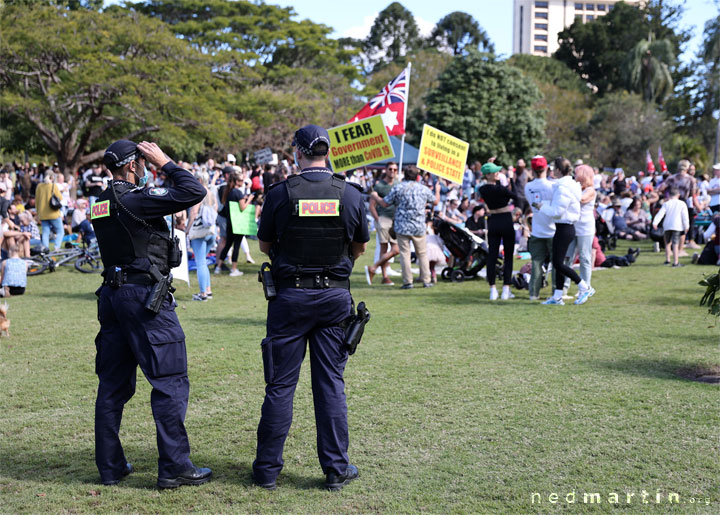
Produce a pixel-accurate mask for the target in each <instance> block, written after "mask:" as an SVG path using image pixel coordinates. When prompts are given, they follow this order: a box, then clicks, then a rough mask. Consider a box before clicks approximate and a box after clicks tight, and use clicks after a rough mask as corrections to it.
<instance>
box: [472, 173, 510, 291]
mask: <svg viewBox="0 0 720 515" xmlns="http://www.w3.org/2000/svg"><path fill="white" fill-rule="evenodd" d="M501 169H502V167H500V166H498V165H496V164H495V163H485V164H484V165H482V168H481V169H480V170H481V172H482V174H483V176H484V177H485V181H486V184H484V185H483V186H481V187H480V191H479V193H480V197H481V198H482V200H483V202H485V204H486V205H487V207H488V213H489V214H490V217H489V218H488V221H487V226H488V247H489V249H488V261H487V263H488V264H487V280H488V283H489V284H490V300H497V298H498V291H497V288H496V287H495V275H496V273H497V272H496V270H497V267H496V263H497V259H498V256H499V254H500V243H501V242H502V245H503V249H504V250H503V252H504V255H505V259H504V265H503V290H502V296H501V297H500V298H501V299H502V300H507V299H512V298H514V297H515V296H514V295H513V294H512V293H511V292H510V285H511V284H512V269H513V253H514V250H515V228H514V227H513V217H512V206H510V201H511V200H513V201H515V200H517V195H516V194H515V193H514V192H512V191H510V190H509V189H508V188H507V187H505V186H502V185H501V184H500V183H499V182H498V177H499V176H498V173H499V172H500V170H501Z"/></svg>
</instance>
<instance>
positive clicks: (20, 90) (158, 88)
mask: <svg viewBox="0 0 720 515" xmlns="http://www.w3.org/2000/svg"><path fill="white" fill-rule="evenodd" d="M0 33H2V34H3V38H2V39H1V40H0V84H2V92H1V93H0V109H2V111H5V112H8V113H10V114H11V115H13V116H15V117H16V119H17V120H18V121H19V122H20V123H23V124H27V125H28V126H30V127H32V129H33V130H34V132H35V133H37V134H38V135H39V136H40V137H41V138H42V140H43V142H44V143H45V144H46V145H47V147H48V148H49V149H50V150H51V151H52V152H53V153H54V154H55V156H56V157H57V161H58V163H59V164H60V165H61V167H62V168H63V169H64V170H65V171H71V170H74V169H76V168H77V167H78V166H81V165H83V164H86V163H89V162H91V161H93V160H96V159H98V158H99V157H100V156H101V155H102V150H98V149H99V148H104V147H105V145H107V144H108V143H109V142H110V141H112V140H113V139H118V138H121V137H124V138H134V137H138V136H141V135H148V134H149V133H151V132H152V133H155V134H156V136H155V139H156V140H157V141H159V142H161V143H163V144H164V145H165V146H167V147H168V149H172V150H173V151H174V152H175V154H176V155H179V156H183V157H184V156H193V154H194V152H198V151H200V150H201V149H202V147H203V145H204V144H205V143H210V144H213V143H217V142H221V141H224V140H228V139H230V138H232V137H237V136H238V135H240V134H241V133H242V129H243V128H245V129H247V125H243V124H241V123H237V122H234V121H233V120H231V119H229V118H228V117H227V115H226V113H225V111H224V109H223V105H224V103H225V102H224V100H225V99H226V97H225V92H226V91H225V86H224V84H223V83H222V82H220V81H218V80H217V79H215V78H214V77H213V75H212V73H211V68H210V66H209V63H208V62H207V59H206V57H205V56H204V55H203V54H201V53H200V52H198V51H196V50H194V49H192V48H191V47H190V46H189V45H188V44H187V43H186V42H184V41H182V40H181V39H178V38H177V37H175V36H174V35H173V34H172V33H171V32H170V31H169V30H167V28H166V26H165V25H164V24H162V23H160V22H159V21H156V20H152V19H149V18H147V17H145V16H143V15H141V14H138V13H129V12H127V13H117V15H116V16H113V17H110V16H106V15H103V14H101V13H98V12H95V11H91V10H72V11H68V12H64V13H62V14H60V13H59V12H58V7H57V6H34V7H31V8H27V7H22V8H21V7H14V6H10V7H5V8H4V9H3V12H2V16H1V17H0Z"/></svg>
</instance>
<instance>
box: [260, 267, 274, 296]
mask: <svg viewBox="0 0 720 515" xmlns="http://www.w3.org/2000/svg"><path fill="white" fill-rule="evenodd" d="M258 282H260V283H262V286H263V293H264V294H265V300H273V299H274V298H275V297H277V291H275V281H273V276H272V272H271V268H270V263H268V262H267V261H266V262H265V263H263V264H262V265H260V270H259V271H258Z"/></svg>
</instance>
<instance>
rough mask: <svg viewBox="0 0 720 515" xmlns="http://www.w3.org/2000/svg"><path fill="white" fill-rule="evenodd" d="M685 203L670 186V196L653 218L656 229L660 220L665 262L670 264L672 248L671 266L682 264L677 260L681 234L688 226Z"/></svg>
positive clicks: (676, 189) (677, 190) (678, 191)
mask: <svg viewBox="0 0 720 515" xmlns="http://www.w3.org/2000/svg"><path fill="white" fill-rule="evenodd" d="M689 220H690V218H689V216H688V207H687V203H685V202H684V201H682V200H680V190H679V189H678V188H676V187H672V188H670V198H669V199H668V200H667V201H666V202H665V203H664V204H663V206H662V207H661V208H660V211H658V212H657V214H656V215H655V218H654V219H653V229H657V228H658V225H660V222H661V221H662V227H663V231H664V238H665V264H666V265H669V264H670V249H671V248H672V257H673V262H672V266H673V267H680V266H682V265H681V264H680V262H679V261H678V259H679V255H680V241H681V236H682V235H683V234H685V231H687V230H688V228H689V227H690V221H689Z"/></svg>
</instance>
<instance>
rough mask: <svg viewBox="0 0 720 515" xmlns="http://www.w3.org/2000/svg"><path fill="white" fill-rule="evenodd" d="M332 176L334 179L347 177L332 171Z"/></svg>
mask: <svg viewBox="0 0 720 515" xmlns="http://www.w3.org/2000/svg"><path fill="white" fill-rule="evenodd" d="M333 177H335V178H336V179H342V180H343V181H344V180H346V179H347V177H345V176H344V175H343V174H341V173H333Z"/></svg>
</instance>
